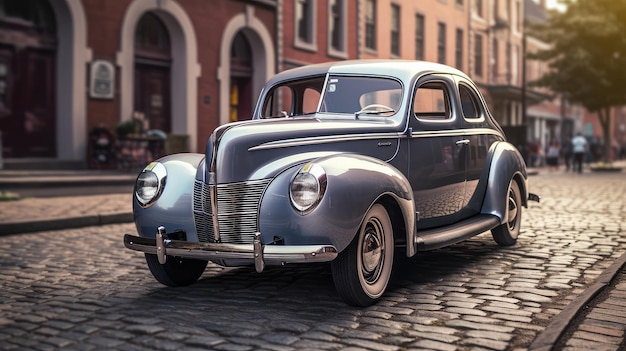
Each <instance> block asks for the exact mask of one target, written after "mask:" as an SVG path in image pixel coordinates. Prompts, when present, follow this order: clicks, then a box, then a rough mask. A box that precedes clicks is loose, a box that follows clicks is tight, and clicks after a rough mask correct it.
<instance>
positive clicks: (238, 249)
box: [124, 227, 337, 273]
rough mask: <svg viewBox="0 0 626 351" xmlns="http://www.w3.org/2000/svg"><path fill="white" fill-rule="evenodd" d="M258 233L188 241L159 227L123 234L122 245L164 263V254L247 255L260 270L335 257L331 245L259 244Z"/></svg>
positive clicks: (197, 256)
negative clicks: (248, 238) (228, 240)
mask: <svg viewBox="0 0 626 351" xmlns="http://www.w3.org/2000/svg"><path fill="white" fill-rule="evenodd" d="M260 238H261V234H260V233H256V234H255V238H254V243H253V244H252V245H246V244H242V245H236V244H221V243H191V242H187V241H181V240H170V239H167V238H165V229H164V228H163V227H159V229H158V230H157V235H156V239H152V238H144V237H140V236H136V235H130V234H126V235H124V245H125V246H126V247H127V248H129V249H131V250H136V251H142V252H145V253H149V254H155V255H157V257H158V258H159V262H160V263H161V264H164V263H165V262H166V260H167V256H177V257H183V258H193V259H199V260H219V259H250V260H254V267H255V269H256V271H257V272H259V273H261V272H262V271H263V269H264V268H265V265H266V264H269V265H281V264H285V263H305V262H306V263H313V262H328V261H332V260H334V259H335V258H336V257H337V249H336V248H335V247H334V246H332V245H302V246H300V245H299V246H286V245H263V244H262V242H261V239H260Z"/></svg>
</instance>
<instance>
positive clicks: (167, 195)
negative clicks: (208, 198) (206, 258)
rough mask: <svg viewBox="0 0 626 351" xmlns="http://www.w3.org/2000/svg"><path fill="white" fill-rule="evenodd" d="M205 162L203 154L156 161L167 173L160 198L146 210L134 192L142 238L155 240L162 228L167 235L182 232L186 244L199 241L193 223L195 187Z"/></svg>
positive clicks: (174, 156)
mask: <svg viewBox="0 0 626 351" xmlns="http://www.w3.org/2000/svg"><path fill="white" fill-rule="evenodd" d="M203 159H204V155H202V154H194V153H186V154H175V155H170V156H165V157H162V158H160V159H159V160H157V161H156V162H159V163H161V164H163V165H164V166H165V169H166V172H167V176H166V178H165V185H164V187H163V191H162V193H161V195H160V196H159V198H158V199H157V200H156V201H155V202H154V203H153V204H152V205H151V206H150V207H147V208H143V207H141V205H139V203H138V202H137V200H136V199H135V196H134V192H133V215H134V218H135V226H136V227H137V233H139V235H140V236H143V237H150V238H154V237H155V236H156V231H157V227H158V226H161V225H162V226H164V227H165V228H166V229H167V232H168V233H171V232H174V231H178V230H182V231H184V232H186V234H187V241H191V242H197V241H198V236H197V234H196V228H195V225H194V219H193V187H194V180H195V178H196V173H197V170H198V167H199V166H200V165H202V164H203Z"/></svg>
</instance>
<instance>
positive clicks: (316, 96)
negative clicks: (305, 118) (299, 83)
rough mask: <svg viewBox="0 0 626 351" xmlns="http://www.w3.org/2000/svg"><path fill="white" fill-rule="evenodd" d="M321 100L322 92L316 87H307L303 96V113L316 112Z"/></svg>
mask: <svg viewBox="0 0 626 351" xmlns="http://www.w3.org/2000/svg"><path fill="white" fill-rule="evenodd" d="M319 102H320V92H319V91H317V90H315V89H311V88H306V89H305V90H304V96H303V97H302V114H307V113H315V112H316V111H317V105H318V104H319Z"/></svg>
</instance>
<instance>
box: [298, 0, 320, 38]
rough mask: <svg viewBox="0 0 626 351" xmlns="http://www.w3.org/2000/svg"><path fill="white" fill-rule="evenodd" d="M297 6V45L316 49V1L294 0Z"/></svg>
mask: <svg viewBox="0 0 626 351" xmlns="http://www.w3.org/2000/svg"><path fill="white" fill-rule="evenodd" d="M294 1H295V7H296V19H295V25H296V28H295V33H296V37H295V46H297V47H300V48H303V49H308V50H316V49H317V48H316V46H315V23H316V20H315V12H316V11H315V1H316V0H294Z"/></svg>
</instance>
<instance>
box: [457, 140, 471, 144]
mask: <svg viewBox="0 0 626 351" xmlns="http://www.w3.org/2000/svg"><path fill="white" fill-rule="evenodd" d="M469 143H470V141H469V139H463V140H459V141H457V142H456V144H457V145H467V144H469Z"/></svg>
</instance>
